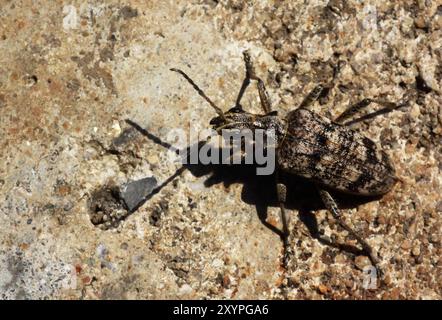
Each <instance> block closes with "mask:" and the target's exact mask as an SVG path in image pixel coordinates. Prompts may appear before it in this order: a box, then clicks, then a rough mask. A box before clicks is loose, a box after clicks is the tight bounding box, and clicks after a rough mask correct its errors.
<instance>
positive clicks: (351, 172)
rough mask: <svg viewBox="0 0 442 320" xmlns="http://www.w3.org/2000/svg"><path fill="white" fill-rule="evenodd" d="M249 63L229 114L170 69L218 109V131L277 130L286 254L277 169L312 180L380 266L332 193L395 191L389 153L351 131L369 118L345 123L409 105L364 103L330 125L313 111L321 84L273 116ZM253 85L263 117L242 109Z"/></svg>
mask: <svg viewBox="0 0 442 320" xmlns="http://www.w3.org/2000/svg"><path fill="white" fill-rule="evenodd" d="M244 61H245V66H246V76H245V79H244V81H243V83H242V86H241V89H240V91H239V94H238V98H237V101H236V104H235V107H233V108H232V109H230V110H229V111H227V112H223V111H222V110H221V109H220V108H219V107H218V106H216V105H215V103H213V102H212V101H211V100H210V99H209V98H208V97H207V96H206V95H205V94H204V92H203V91H202V90H201V89H200V88H199V87H198V86H197V85H196V84H195V83H194V82H193V81H192V80H191V79H190V78H189V76H187V75H186V74H185V73H184V72H183V71H181V70H179V69H171V70H172V71H175V72H178V73H180V74H181V75H182V76H183V77H184V78H185V79H186V80H187V81H188V82H189V83H190V84H191V85H192V86H193V87H194V88H195V90H196V91H197V92H198V93H199V94H200V95H201V96H202V97H203V98H204V99H205V100H206V101H207V102H208V103H209V104H210V105H211V106H212V107H213V109H215V111H216V112H217V114H218V116H217V117H215V118H213V119H212V120H211V122H210V124H211V125H213V127H214V129H220V128H223V129H242V128H249V129H252V130H253V129H258V128H259V129H269V128H272V129H274V130H275V131H276V143H277V146H276V157H277V159H276V163H277V168H276V174H275V177H276V179H277V181H276V183H277V194H278V201H279V204H280V209H281V216H282V217H281V218H282V222H283V233H284V235H285V240H284V245H285V247H286V249H287V250H288V249H289V246H288V243H287V236H288V234H289V232H288V227H287V222H286V216H285V205H284V204H285V201H286V193H287V190H286V187H285V185H283V184H282V183H280V181H279V178H278V170H283V171H285V172H287V173H289V174H294V175H297V176H301V177H304V178H307V179H309V180H311V181H312V182H313V183H314V184H315V185H316V187H317V189H318V192H319V195H320V197H321V199H322V201H323V202H324V205H325V207H326V208H327V209H328V211H330V213H331V214H332V215H333V217H334V218H335V219H336V221H337V222H338V223H339V225H340V226H341V227H342V228H343V229H345V230H346V231H347V232H348V233H349V234H350V235H351V236H353V237H354V238H355V239H356V240H357V241H358V242H359V243H360V245H361V246H362V247H363V250H364V251H365V252H366V254H367V255H368V256H369V257H370V260H371V261H372V263H373V264H374V265H377V263H378V259H377V258H376V255H375V254H374V253H373V250H372V248H371V247H370V245H369V244H368V243H367V242H366V241H365V240H364V239H362V238H361V237H360V236H359V235H358V234H356V233H355V232H354V231H353V230H352V229H351V228H350V227H349V226H348V225H347V224H346V223H345V222H344V221H343V220H342V218H341V215H340V213H339V209H338V206H337V205H336V202H335V201H334V199H333V198H332V196H331V195H330V193H329V192H328V191H327V190H328V189H332V190H337V191H340V192H343V193H348V194H354V195H361V196H377V195H383V194H385V193H387V192H389V191H390V190H391V189H392V188H393V186H394V185H395V183H396V182H397V181H398V180H399V179H398V178H397V177H396V175H395V169H394V167H393V165H392V163H391V161H390V159H389V157H388V156H387V154H386V153H385V152H384V151H383V150H382V149H381V148H380V147H379V146H377V145H376V144H375V143H374V142H373V141H372V140H370V139H368V138H366V137H364V136H363V135H362V134H360V133H359V132H357V131H355V130H353V129H350V128H349V126H348V124H353V123H356V122H359V121H362V120H365V119H366V118H367V116H364V117H361V118H359V119H356V120H353V121H348V122H346V121H345V120H347V119H349V118H350V117H351V116H353V115H354V114H356V112H358V111H359V110H361V109H362V108H364V107H366V106H368V105H369V104H370V103H372V102H375V103H378V104H380V105H383V106H384V107H385V108H384V109H382V110H385V111H384V112H379V111H378V112H376V115H377V114H381V113H385V112H388V111H391V110H394V109H397V108H399V107H402V106H405V105H406V104H400V105H396V104H394V103H391V102H386V101H381V100H371V99H364V100H362V101H361V102H359V103H357V104H355V105H353V106H351V107H349V108H348V109H347V110H345V111H344V112H343V113H342V114H341V115H340V116H339V117H337V118H336V119H335V120H334V121H330V120H329V119H327V118H325V117H323V116H320V115H318V114H317V113H314V112H313V111H311V110H310V107H311V105H312V103H313V102H314V101H315V100H316V99H317V98H318V97H319V96H320V95H321V93H322V92H323V90H324V87H323V86H321V85H319V86H317V87H316V88H314V89H313V90H312V92H311V93H310V94H308V96H307V97H306V98H305V99H304V101H303V102H302V103H301V105H300V106H299V107H298V108H297V109H295V110H294V111H291V112H289V113H288V114H287V116H286V117H285V118H283V119H282V118H280V117H278V115H277V113H276V112H275V111H272V108H271V103H270V99H269V96H268V94H267V91H266V88H265V85H264V82H263V81H262V80H261V79H260V78H259V77H257V76H256V74H255V72H254V68H253V65H252V63H251V60H250V56H249V54H248V52H244ZM250 80H256V81H257V87H258V92H259V97H260V101H261V106H262V108H263V111H264V114H262V115H258V114H251V113H249V112H246V111H244V110H243V108H242V107H241V104H240V102H241V98H242V96H243V94H244V92H245V90H246V88H247V87H248V85H249V84H250ZM382 110H381V111H382ZM286 252H287V251H286ZM284 259H286V257H285V258H284Z"/></svg>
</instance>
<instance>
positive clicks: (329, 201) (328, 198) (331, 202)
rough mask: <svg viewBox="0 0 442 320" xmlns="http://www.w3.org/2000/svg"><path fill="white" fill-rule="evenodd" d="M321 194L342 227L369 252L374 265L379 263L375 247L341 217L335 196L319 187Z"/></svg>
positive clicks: (326, 205) (328, 208)
mask: <svg viewBox="0 0 442 320" xmlns="http://www.w3.org/2000/svg"><path fill="white" fill-rule="evenodd" d="M318 191H319V195H320V196H321V199H322V201H323V202H324V205H325V207H326V208H327V210H328V211H330V213H331V214H332V216H333V218H334V219H335V220H336V221H337V222H338V223H339V225H340V226H341V228H342V229H344V230H345V231H347V232H348V233H349V234H350V235H351V236H352V237H353V238H355V239H356V240H357V241H358V242H359V244H360V245H361V246H362V248H363V250H364V251H365V252H366V253H367V255H368V257H369V258H370V260H371V262H372V263H373V265H374V266H377V265H378V259H377V257H376V256H375V254H374V253H373V249H372V248H371V246H370V245H369V244H368V243H367V242H366V241H365V240H364V239H362V238H361V237H360V236H359V235H358V234H356V232H354V231H353V229H352V228H350V226H349V225H347V224H346V223H345V222H344V220H343V219H342V217H341V214H340V212H339V209H338V206H337V204H336V202H335V200H334V199H333V197H332V196H331V195H330V193H328V192H327V191H325V190H323V189H321V188H319V187H318Z"/></svg>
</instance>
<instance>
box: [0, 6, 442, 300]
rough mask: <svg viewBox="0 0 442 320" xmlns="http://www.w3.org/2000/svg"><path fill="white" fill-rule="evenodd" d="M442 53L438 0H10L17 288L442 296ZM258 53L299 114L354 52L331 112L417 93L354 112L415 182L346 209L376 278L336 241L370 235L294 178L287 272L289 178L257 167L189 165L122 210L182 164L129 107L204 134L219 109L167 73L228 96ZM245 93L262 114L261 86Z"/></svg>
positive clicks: (120, 294)
mask: <svg viewBox="0 0 442 320" xmlns="http://www.w3.org/2000/svg"><path fill="white" fill-rule="evenodd" d="M307 2H308V4H306V3H307ZM441 48H442V4H441V3H440V2H438V1H435V0H416V1H414V0H413V1H411V0H404V1H385V0H379V1H378V0H370V1H356V0H350V1H344V0H330V1H328V0H313V1H266V0H261V1H235V0H222V1H208V0H205V1H202V0H201V1H126V2H124V3H123V2H121V1H106V2H103V1H96V0H90V1H51V2H48V1H30V0H28V1H27V0H22V1H21V0H17V1H7V0H3V1H1V3H0V51H1V52H2V54H1V55H0V134H1V135H0V137H1V138H0V148H1V151H2V152H1V154H0V230H1V231H0V297H1V298H7V299H22V298H27V299H43V298H48V299H56V298H63V299H81V298H84V299H146V298H147V299H159V298H179V299H189V298H196V299H203V298H221V299H224V298H226V299H238V298H254V299H257V298H259V299H261V298H272V299H283V298H287V299H346V298H351V299H365V298H367V299H440V298H441V297H442V260H441V255H442V247H441V241H442V239H441V229H442V228H441V227H442V226H441V224H442V218H441V215H442V174H441V170H442V97H441V94H442V92H441V90H442V80H441V77H442V65H441V63H442V51H441ZM245 49H249V50H250V52H251V55H252V58H253V61H254V62H255V66H256V71H257V73H258V74H259V75H260V76H261V77H262V78H263V79H264V81H265V82H266V85H267V87H268V90H269V93H270V96H271V100H272V102H273V105H274V108H275V109H276V110H278V111H279V112H280V114H282V115H284V114H286V112H288V111H290V110H292V109H294V108H295V107H296V106H297V105H299V103H300V102H301V101H302V99H303V97H304V96H305V95H306V94H307V93H308V92H309V91H310V90H311V89H312V88H313V87H314V86H315V85H316V84H318V83H326V82H328V81H329V80H330V79H331V78H332V77H333V67H334V66H336V65H337V64H338V63H342V65H343V67H342V69H341V71H340V73H339V75H338V76H337V80H336V83H335V86H334V87H333V88H331V89H330V90H329V92H328V94H327V95H324V96H323V97H321V98H320V99H319V101H318V103H316V104H315V106H314V110H315V111H316V112H318V113H320V114H322V115H325V116H328V117H335V116H337V115H338V114H339V113H340V112H342V111H343V110H344V109H345V108H346V107H347V106H348V105H350V104H352V103H355V102H357V101H360V100H361V99H363V98H382V99H384V100H388V101H394V102H400V101H404V100H407V99H408V100H410V103H409V107H408V108H405V109H400V110H395V111H394V112H391V113H389V114H387V115H381V116H379V117H377V118H375V119H372V120H370V121H367V122H365V123H360V124H357V125H355V129H356V128H357V129H359V130H361V132H362V133H363V134H364V135H366V136H367V137H369V138H371V139H373V140H374V141H376V142H377V143H379V144H380V145H381V146H382V147H383V148H384V149H385V150H386V152H387V153H388V154H389V155H390V156H391V158H392V161H393V163H394V164H395V166H396V170H397V173H398V176H399V177H400V179H401V181H400V183H398V184H397V185H396V187H395V188H394V190H393V191H391V192H390V193H389V194H387V195H386V196H384V197H383V198H381V199H377V200H375V201H368V202H367V201H362V202H361V203H358V204H356V205H355V204H354V203H353V204H351V203H350V205H347V206H343V207H344V209H343V213H344V217H345V220H346V221H347V223H348V224H350V225H351V226H352V227H353V228H354V229H355V230H357V231H358V233H360V234H361V235H363V236H364V237H365V238H366V239H367V241H368V242H369V243H370V244H371V245H372V246H373V248H374V249H375V251H376V252H377V253H378V254H379V257H380V261H381V263H380V264H381V267H382V268H383V270H384V272H385V276H384V278H383V281H382V283H377V284H375V286H374V288H368V289H366V286H364V280H366V277H367V276H366V275H365V274H364V272H363V269H364V267H365V266H366V265H367V264H369V261H368V260H367V258H366V257H365V256H363V255H358V254H356V255H355V254H354V253H352V252H351V251H344V250H339V249H337V248H334V247H332V246H329V245H326V244H325V243H324V242H321V241H320V240H319V238H318V231H319V233H321V234H323V235H324V236H325V237H328V238H331V239H335V240H337V241H340V242H345V243H346V244H348V245H356V242H355V241H354V240H352V239H351V238H348V237H346V236H347V235H346V233H345V232H342V231H340V230H339V228H338V226H337V225H336V224H335V223H333V221H332V220H331V219H330V218H327V213H326V211H325V210H324V208H323V206H321V204H320V203H319V198H318V196H317V194H316V193H315V191H314V189H313V188H312V187H311V186H310V185H309V184H308V183H306V182H304V181H298V180H297V179H292V182H291V183H290V187H291V188H290V190H289V197H290V199H289V203H288V208H289V213H290V230H291V235H290V244H291V247H292V251H293V252H292V255H291V256H290V257H289V263H288V268H287V270H285V269H284V268H282V264H281V261H282V256H281V254H282V243H281V240H280V238H279V236H278V235H277V234H276V233H275V232H274V231H272V230H271V226H274V227H276V228H280V227H281V222H280V220H279V209H278V207H277V204H276V202H275V191H274V186H273V185H272V183H271V182H272V181H271V179H270V180H269V178H266V177H254V176H253V172H254V171H253V170H248V169H244V168H242V169H239V168H216V167H198V166H197V167H189V168H188V169H189V170H186V171H185V172H183V173H182V174H181V175H180V176H178V177H176V178H175V179H173V181H171V182H170V183H168V184H167V185H166V186H164V187H163V188H162V189H161V190H160V191H159V192H158V193H156V194H154V195H152V196H151V198H150V199H148V201H146V203H145V204H144V205H143V206H141V207H140V208H139V209H138V210H136V211H135V212H133V213H132V214H130V215H127V211H126V210H125V208H124V206H122V204H121V199H120V198H119V196H118V188H119V187H121V186H124V185H125V184H127V183H129V182H131V181H138V180H140V179H144V178H149V177H154V178H155V179H156V181H157V182H158V184H159V185H161V184H162V182H164V181H166V179H167V178H168V177H169V176H171V175H172V174H173V173H174V172H175V170H176V169H177V168H179V164H177V163H176V162H173V161H171V159H172V157H171V155H170V152H168V151H167V150H166V149H165V148H164V147H162V146H161V145H159V144H158V143H155V141H153V140H152V139H148V138H147V137H144V136H143V135H141V134H139V133H138V132H137V131H131V132H129V133H128V131H127V130H131V129H130V128H131V126H129V125H128V124H127V123H126V122H125V121H124V120H125V119H131V120H132V121H134V122H136V123H137V124H139V125H140V126H141V127H142V128H145V129H146V130H148V131H149V132H150V133H151V134H153V135H155V136H156V137H158V138H160V139H162V140H163V141H167V139H168V137H169V138H170V130H171V129H178V128H182V129H184V130H188V129H189V128H190V127H192V128H193V129H196V130H201V129H204V128H207V127H208V126H209V125H208V123H209V120H210V119H211V118H212V117H213V116H214V115H215V114H214V112H213V110H212V109H210V107H209V106H208V105H207V103H206V102H205V101H204V100H202V99H201V97H199V96H198V95H197V93H196V92H195V91H194V90H193V89H192V88H191V87H190V86H189V85H188V83H186V82H185V81H184V80H183V79H182V78H181V77H179V75H177V74H176V73H173V72H170V71H169V68H171V67H178V68H181V69H183V70H185V71H186V72H187V73H188V74H189V75H190V76H191V77H192V78H193V79H194V80H195V81H196V82H197V83H198V84H199V85H200V86H201V87H202V88H204V90H205V92H206V94H207V95H208V96H210V97H211V98H212V99H213V100H214V101H215V102H216V103H217V104H218V105H219V106H221V107H222V108H223V109H227V108H230V107H231V106H233V104H234V102H235V98H236V94H237V92H238V90H239V86H240V84H241V81H242V78H243V76H244V65H243V61H242V54H241V53H242V51H243V50H245ZM243 104H244V106H245V108H247V109H248V110H251V111H253V112H260V108H259V103H258V96H257V92H256V89H255V86H251V89H249V90H248V92H247V94H246V96H245V98H244V103H243ZM377 108H379V106H378V105H376V104H373V105H372V106H371V107H370V108H369V109H368V111H373V110H375V109H377ZM125 130H126V131H125ZM123 133H124V134H123ZM122 134H123V135H122ZM169 142H171V141H169ZM249 171H250V172H249ZM143 181H145V180H143ZM106 190H107V191H106ZM103 192H108V193H105V194H104V196H101V197H98V198H97V194H98V195H99V194H102V195H103ZM339 200H340V202H341V203H346V202H348V201H347V200H348V199H345V197H344V198H342V199H339ZM351 200H353V199H351ZM100 201H101V202H100ZM350 202H352V201H350ZM91 211H94V212H91ZM97 214H98V218H97ZM266 214H267V217H266ZM94 219H96V220H94ZM97 219H98V220H97ZM94 221H95V223H94ZM98 222H100V223H98ZM106 223H107V224H106Z"/></svg>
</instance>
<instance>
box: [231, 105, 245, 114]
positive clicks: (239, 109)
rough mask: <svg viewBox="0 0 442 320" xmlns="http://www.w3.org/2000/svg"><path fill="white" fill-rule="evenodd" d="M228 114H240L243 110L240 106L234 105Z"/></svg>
mask: <svg viewBox="0 0 442 320" xmlns="http://www.w3.org/2000/svg"><path fill="white" fill-rule="evenodd" d="M227 112H230V113H240V112H244V110H243V109H242V106H241V105H236V106H234V107H233V108H231V109H230V110H229V111H227Z"/></svg>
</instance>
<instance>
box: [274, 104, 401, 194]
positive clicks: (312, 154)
mask: <svg viewBox="0 0 442 320" xmlns="http://www.w3.org/2000/svg"><path fill="white" fill-rule="evenodd" d="M287 124H288V128H287V134H286V136H285V138H284V140H283V141H282V143H281V144H280V145H279V148H278V165H279V167H280V168H281V169H282V170H284V171H287V172H289V173H292V174H295V175H299V176H302V177H305V178H308V179H311V180H313V181H315V182H317V183H320V184H322V185H325V186H327V187H330V188H333V189H336V190H339V191H342V192H346V193H352V194H360V195H382V194H385V193H387V192H388V191H390V190H391V188H392V187H393V186H394V184H395V183H396V182H397V181H398V179H397V178H396V176H395V170H394V167H393V166H392V164H391V162H390V159H389V157H388V156H387V154H386V153H385V152H384V151H383V150H381V149H380V148H379V147H378V146H377V145H376V144H375V143H374V142H373V141H372V140H370V139H368V138H366V137H364V136H363V135H361V134H360V133H358V132H357V131H354V130H351V129H350V128H348V127H345V126H342V125H339V124H336V123H333V122H331V121H330V120H329V119H327V118H324V117H322V116H320V115H318V114H316V113H313V112H311V111H309V110H307V109H303V108H299V109H297V110H294V111H292V112H290V113H289V114H288V115H287Z"/></svg>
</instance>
